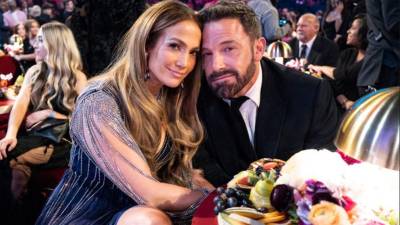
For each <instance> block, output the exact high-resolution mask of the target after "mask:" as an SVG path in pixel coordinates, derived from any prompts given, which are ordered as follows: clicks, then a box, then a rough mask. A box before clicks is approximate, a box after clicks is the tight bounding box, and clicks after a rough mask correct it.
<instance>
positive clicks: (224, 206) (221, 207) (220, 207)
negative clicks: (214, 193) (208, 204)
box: [216, 201, 226, 211]
mask: <svg viewBox="0 0 400 225" xmlns="http://www.w3.org/2000/svg"><path fill="white" fill-rule="evenodd" d="M216 207H217V208H218V209H219V210H220V211H222V210H224V209H225V208H226V205H225V202H223V201H219V202H217V204H216Z"/></svg>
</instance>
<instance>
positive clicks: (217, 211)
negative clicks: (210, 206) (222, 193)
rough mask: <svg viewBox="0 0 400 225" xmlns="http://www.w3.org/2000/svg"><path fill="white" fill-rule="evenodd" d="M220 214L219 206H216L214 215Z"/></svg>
mask: <svg viewBox="0 0 400 225" xmlns="http://www.w3.org/2000/svg"><path fill="white" fill-rule="evenodd" d="M219 212H220V211H219V208H218V206H215V207H214V214H215V215H218V213H219Z"/></svg>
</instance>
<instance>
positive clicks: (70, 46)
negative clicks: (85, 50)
mask: <svg viewBox="0 0 400 225" xmlns="http://www.w3.org/2000/svg"><path fill="white" fill-rule="evenodd" d="M41 29H42V33H43V41H44V47H45V49H46V50H47V56H46V59H45V60H44V61H43V62H41V63H39V69H38V70H37V71H36V72H35V74H34V76H33V80H32V97H31V103H32V106H33V111H37V110H41V109H48V108H50V109H53V108H54V105H53V103H54V102H56V103H57V105H58V106H59V107H62V108H63V109H64V110H66V111H68V112H69V113H71V112H72V111H73V109H74V106H75V99H76V97H77V95H78V94H77V92H76V90H75V86H76V82H77V78H76V74H77V73H79V72H80V71H82V61H81V56H80V54H79V50H78V47H77V45H76V42H75V38H74V36H73V34H72V32H71V30H70V29H69V28H68V27H67V26H65V25H64V24H62V23H59V22H51V23H46V24H44V25H43V26H42V27H41ZM53 101H54V102H53ZM52 102H53V103H52Z"/></svg>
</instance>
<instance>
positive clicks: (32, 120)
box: [26, 109, 52, 128]
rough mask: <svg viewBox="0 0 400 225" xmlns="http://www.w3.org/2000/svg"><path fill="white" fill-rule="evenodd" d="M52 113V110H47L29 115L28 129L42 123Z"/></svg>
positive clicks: (27, 119)
mask: <svg viewBox="0 0 400 225" xmlns="http://www.w3.org/2000/svg"><path fill="white" fill-rule="evenodd" d="M51 112H52V110H50V109H45V110H40V111H36V112H33V113H31V114H29V116H27V117H26V127H27V128H30V127H32V126H33V125H35V124H37V123H39V122H40V121H43V120H44V119H46V118H47V117H49V115H50V113H51Z"/></svg>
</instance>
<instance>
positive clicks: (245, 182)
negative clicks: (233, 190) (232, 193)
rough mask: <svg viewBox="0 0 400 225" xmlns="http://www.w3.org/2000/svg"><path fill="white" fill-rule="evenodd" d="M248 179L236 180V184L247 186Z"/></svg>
mask: <svg viewBox="0 0 400 225" xmlns="http://www.w3.org/2000/svg"><path fill="white" fill-rule="evenodd" d="M247 178H248V177H247V176H246V177H242V178H241V179H239V180H238V182H237V183H238V184H241V185H246V186H249V179H247Z"/></svg>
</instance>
